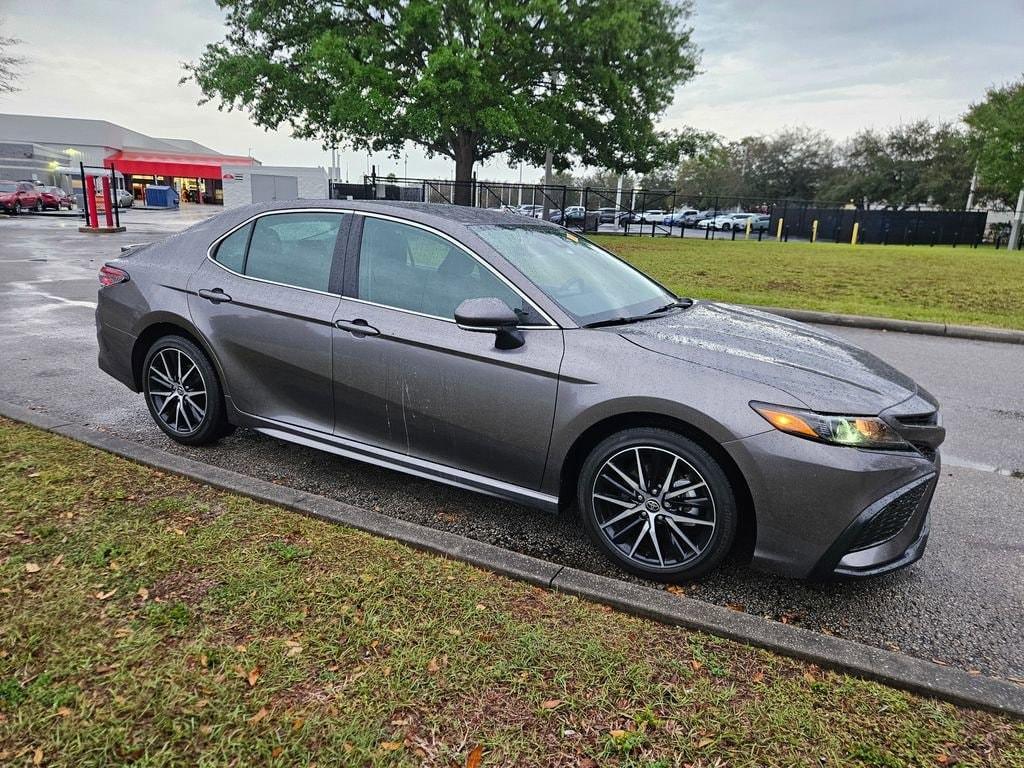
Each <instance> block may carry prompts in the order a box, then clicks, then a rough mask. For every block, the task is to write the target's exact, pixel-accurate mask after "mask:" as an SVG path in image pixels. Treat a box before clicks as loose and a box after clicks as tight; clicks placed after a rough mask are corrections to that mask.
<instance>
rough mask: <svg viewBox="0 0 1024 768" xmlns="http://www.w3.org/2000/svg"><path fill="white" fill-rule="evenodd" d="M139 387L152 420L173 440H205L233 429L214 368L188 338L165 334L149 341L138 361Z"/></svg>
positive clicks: (184, 442) (202, 442)
mask: <svg viewBox="0 0 1024 768" xmlns="http://www.w3.org/2000/svg"><path fill="white" fill-rule="evenodd" d="M179 365H180V368H179ZM160 387H162V388H163V389H159V388H160ZM142 391H143V394H144V396H145V398H146V406H147V407H148V408H149V414H150V416H152V417H153V421H155V422H156V425H157V426H158V427H160V429H161V430H163V432H164V434H166V435H167V436H168V437H169V438H171V439H172V440H174V441H175V442H177V443H181V444H182V445H209V444H210V443H213V442H216V441H217V440H219V439H220V438H221V437H224V436H226V435H229V434H230V433H231V432H232V431H234V427H232V426H231V425H230V424H229V423H228V420H227V410H226V408H225V406H224V394H223V390H222V389H221V386H220V381H219V380H218V379H217V372H216V371H215V370H214V368H213V365H212V364H211V363H210V360H209V358H208V357H207V356H206V353H205V352H203V350H202V349H200V348H199V347H198V346H196V345H195V344H194V343H192V342H191V341H189V340H188V339H185V338H183V337H181V336H163V337H161V338H159V339H157V340H156V341H155V342H154V343H153V345H152V346H151V347H150V348H149V351H148V352H147V353H146V359H145V360H144V361H143V363H142ZM164 393H167V394H164Z"/></svg>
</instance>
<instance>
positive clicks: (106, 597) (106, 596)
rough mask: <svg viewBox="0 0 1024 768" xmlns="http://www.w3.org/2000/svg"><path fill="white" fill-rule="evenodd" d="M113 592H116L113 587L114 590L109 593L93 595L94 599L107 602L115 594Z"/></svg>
mask: <svg viewBox="0 0 1024 768" xmlns="http://www.w3.org/2000/svg"><path fill="white" fill-rule="evenodd" d="M115 592H117V587H114V588H113V589H112V590H110V591H109V592H97V593H96V594H95V595H94V597H95V598H96V599H97V600H109V599H110V598H112V597H113V596H114V593H115Z"/></svg>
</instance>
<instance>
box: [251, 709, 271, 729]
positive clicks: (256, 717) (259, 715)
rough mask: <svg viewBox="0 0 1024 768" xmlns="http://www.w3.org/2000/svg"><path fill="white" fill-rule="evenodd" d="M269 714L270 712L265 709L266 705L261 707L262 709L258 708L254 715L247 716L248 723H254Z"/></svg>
mask: <svg viewBox="0 0 1024 768" xmlns="http://www.w3.org/2000/svg"><path fill="white" fill-rule="evenodd" d="M269 714H270V713H269V712H268V711H267V709H266V707H263V708H262V709H260V711H259V712H257V713H256V714H255V715H253V716H252V717H250V718H249V724H250V725H256V723H258V722H259V721H260V720H262V719H263V718H265V717H266V716H267V715H269Z"/></svg>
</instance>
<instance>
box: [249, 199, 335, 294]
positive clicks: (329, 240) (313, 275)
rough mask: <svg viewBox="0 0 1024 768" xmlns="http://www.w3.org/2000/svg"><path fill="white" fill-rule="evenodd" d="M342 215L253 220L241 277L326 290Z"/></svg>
mask: <svg viewBox="0 0 1024 768" xmlns="http://www.w3.org/2000/svg"><path fill="white" fill-rule="evenodd" d="M343 216H344V214H340V213H280V214H274V215H272V216H262V217H260V218H258V219H256V223H255V225H254V228H253V232H252V239H251V240H250V242H249V251H248V255H247V258H246V260H245V274H246V275H247V276H248V277H256V278H259V279H261V280H271V281H273V282H275V283H284V284H285V285H294V286H298V287H299V288H310V289H312V290H315V291H327V290H328V288H329V285H330V278H331V266H332V264H333V263H334V246H335V244H336V243H337V240H338V232H339V231H340V229H341V222H342V217H343Z"/></svg>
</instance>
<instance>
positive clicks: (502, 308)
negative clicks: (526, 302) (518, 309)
mask: <svg viewBox="0 0 1024 768" xmlns="http://www.w3.org/2000/svg"><path fill="white" fill-rule="evenodd" d="M455 322H456V324H457V325H458V326H459V328H461V329H462V330H464V331H475V332H477V333H493V334H494V335H495V338H494V346H495V347H497V348H498V349H516V348H517V347H521V346H523V344H524V343H526V342H525V339H523V334H522V332H521V331H519V330H518V329H517V328H516V326H517V325H519V317H518V315H516V313H515V312H513V311H512V310H511V309H510V308H509V306H508V304H506V303H505V302H504V301H502V300H501V299H497V298H494V297H489V298H485V299H466V300H465V301H464V302H462V303H461V304H459V306H458V308H457V309H456V310H455Z"/></svg>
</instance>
